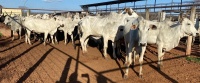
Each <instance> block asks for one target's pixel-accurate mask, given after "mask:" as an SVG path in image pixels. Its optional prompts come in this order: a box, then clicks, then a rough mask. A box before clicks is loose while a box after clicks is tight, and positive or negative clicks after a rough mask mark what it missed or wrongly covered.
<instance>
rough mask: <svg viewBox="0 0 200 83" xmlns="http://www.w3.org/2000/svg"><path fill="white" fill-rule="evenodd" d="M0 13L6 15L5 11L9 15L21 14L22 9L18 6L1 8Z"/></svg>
mask: <svg viewBox="0 0 200 83" xmlns="http://www.w3.org/2000/svg"><path fill="white" fill-rule="evenodd" d="M1 13H2V14H4V15H6V13H7V14H8V15H11V16H13V15H19V16H22V14H23V11H22V9H20V8H1Z"/></svg>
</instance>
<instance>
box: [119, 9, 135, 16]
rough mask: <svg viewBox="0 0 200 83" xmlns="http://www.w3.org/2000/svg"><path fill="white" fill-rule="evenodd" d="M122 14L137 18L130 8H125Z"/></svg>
mask: <svg viewBox="0 0 200 83" xmlns="http://www.w3.org/2000/svg"><path fill="white" fill-rule="evenodd" d="M122 14H128V15H129V16H130V17H138V15H137V13H136V12H134V11H133V9H132V8H125V9H124V11H123V12H122Z"/></svg>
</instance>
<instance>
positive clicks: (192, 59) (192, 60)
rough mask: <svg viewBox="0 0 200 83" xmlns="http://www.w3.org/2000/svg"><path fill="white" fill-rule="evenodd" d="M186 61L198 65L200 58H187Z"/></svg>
mask: <svg viewBox="0 0 200 83" xmlns="http://www.w3.org/2000/svg"><path fill="white" fill-rule="evenodd" d="M186 60H188V61H191V62H195V63H200V58H199V57H191V56H188V57H186Z"/></svg>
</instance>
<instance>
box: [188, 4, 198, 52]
mask: <svg viewBox="0 0 200 83" xmlns="http://www.w3.org/2000/svg"><path fill="white" fill-rule="evenodd" d="M195 13H196V7H195V6H193V7H192V8H191V14H190V20H191V21H192V22H193V23H194V18H195ZM191 45H192V36H188V39H187V49H186V55H190V54H191Z"/></svg>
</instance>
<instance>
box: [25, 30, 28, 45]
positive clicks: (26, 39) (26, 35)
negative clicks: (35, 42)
mask: <svg viewBox="0 0 200 83" xmlns="http://www.w3.org/2000/svg"><path fill="white" fill-rule="evenodd" d="M25 43H28V34H27V32H26V33H25Z"/></svg>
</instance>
